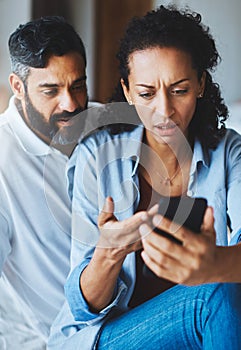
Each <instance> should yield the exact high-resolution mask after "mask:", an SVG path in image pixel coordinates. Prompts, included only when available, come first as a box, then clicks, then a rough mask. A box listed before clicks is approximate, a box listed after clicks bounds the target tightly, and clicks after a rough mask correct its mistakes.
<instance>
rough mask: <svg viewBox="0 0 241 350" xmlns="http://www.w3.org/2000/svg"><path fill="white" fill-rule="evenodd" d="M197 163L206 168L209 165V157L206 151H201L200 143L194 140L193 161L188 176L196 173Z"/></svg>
mask: <svg viewBox="0 0 241 350" xmlns="http://www.w3.org/2000/svg"><path fill="white" fill-rule="evenodd" d="M199 162H200V163H202V164H203V165H204V166H205V167H207V168H208V167H209V165H210V156H209V154H208V151H207V150H206V149H203V147H202V145H201V143H200V141H199V140H197V139H196V140H195V142H194V149H193V159H192V165H191V171H190V174H192V173H194V172H195V171H196V168H197V164H198V163H199Z"/></svg>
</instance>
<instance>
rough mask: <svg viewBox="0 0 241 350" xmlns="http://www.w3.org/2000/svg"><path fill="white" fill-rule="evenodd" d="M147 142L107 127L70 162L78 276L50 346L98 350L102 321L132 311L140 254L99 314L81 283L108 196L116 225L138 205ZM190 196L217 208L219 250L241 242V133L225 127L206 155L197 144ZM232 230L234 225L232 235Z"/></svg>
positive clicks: (137, 133) (130, 260)
mask: <svg viewBox="0 0 241 350" xmlns="http://www.w3.org/2000/svg"><path fill="white" fill-rule="evenodd" d="M142 138H143V126H138V127H136V128H135V129H134V130H133V131H129V132H123V133H121V134H116V135H113V134H111V133H109V132H108V131H107V130H102V131H100V132H98V133H96V134H93V135H92V136H90V137H89V138H87V139H86V140H84V141H83V142H81V143H80V144H79V145H78V147H77V148H76V149H75V152H74V154H73V156H72V157H71V160H70V162H69V168H68V178H69V194H70V196H71V198H72V210H73V221H72V253H71V271H72V272H71V273H70V275H69V278H68V280H67V283H66V286H65V293H66V298H67V301H68V303H67V302H66V303H65V305H64V307H63V309H62V310H61V312H60V313H59V315H58V317H57V319H56V320H55V322H54V324H53V327H52V332H51V336H50V340H49V347H48V348H49V349H56V350H57V349H58V350H59V349H72V348H73V347H75V349H81V350H85V349H86V350H90V349H94V348H95V344H96V342H97V339H98V333H99V331H100V328H101V326H102V324H103V322H105V321H106V320H107V319H108V318H109V317H110V316H111V315H113V314H116V313H120V312H122V311H125V310H127V309H128V302H129V300H130V297H131V295H132V292H133V288H134V284H135V253H131V254H129V255H128V256H127V257H126V259H125V261H124V263H123V267H122V270H121V272H120V275H119V278H118V281H117V285H116V289H115V295H114V299H113V301H112V302H111V304H110V305H108V306H107V307H106V308H105V309H103V310H101V311H100V312H99V313H98V314H96V313H92V312H91V311H90V309H89V307H88V305H87V303H86V302H85V299H84V297H83V295H82V293H81V290H80V286H79V278H80V275H81V272H82V271H83V269H84V268H85V267H86V265H87V264H88V263H89V261H90V259H91V257H92V255H93V251H94V249H95V245H96V243H97V241H98V238H99V231H98V227H97V224H96V223H97V219H98V215H99V212H100V211H101V209H102V207H103V204H104V200H105V198H106V197H107V196H111V197H112V198H113V200H114V203H115V216H116V217H117V219H118V220H124V219H125V218H128V217H130V216H131V215H133V214H134V212H135V210H136V208H137V207H138V203H139V200H140V192H139V181H138V172H137V170H138V165H139V162H140V151H141V145H142ZM188 195H189V196H192V197H204V198H206V199H207V201H208V205H210V206H212V207H213V209H214V217H215V229H216V234H217V244H218V245H228V244H235V243H237V242H238V241H239V240H241V136H240V135H239V134H237V133H236V132H235V131H233V130H227V132H226V135H225V136H224V138H223V139H222V141H221V142H220V143H219V145H218V147H217V148H216V149H215V150H209V151H208V152H205V151H204V150H203V149H202V147H201V144H200V142H199V141H197V140H196V142H195V145H194V151H193V159H192V164H191V169H190V180H189V185H188ZM227 226H229V227H230V228H231V234H230V237H229V235H228V230H227ZM70 310H71V311H70Z"/></svg>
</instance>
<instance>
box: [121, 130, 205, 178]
mask: <svg viewBox="0 0 241 350" xmlns="http://www.w3.org/2000/svg"><path fill="white" fill-rule="evenodd" d="M143 133H144V126H143V125H138V126H137V127H136V128H135V129H134V130H133V131H132V135H131V138H128V140H127V147H126V152H125V154H124V156H123V158H128V159H131V160H132V161H133V163H134V166H133V171H132V176H133V175H135V173H136V171H137V168H138V165H139V162H140V155H141V145H142V140H143ZM129 140H131V141H129ZM199 162H201V163H202V164H203V165H204V166H205V167H209V166H210V156H209V153H208V151H207V150H206V149H203V147H202V145H201V143H200V141H199V140H198V139H196V140H195V142H194V150H193V159H192V165H191V171H190V174H192V173H194V172H195V171H196V168H197V164H198V163H199Z"/></svg>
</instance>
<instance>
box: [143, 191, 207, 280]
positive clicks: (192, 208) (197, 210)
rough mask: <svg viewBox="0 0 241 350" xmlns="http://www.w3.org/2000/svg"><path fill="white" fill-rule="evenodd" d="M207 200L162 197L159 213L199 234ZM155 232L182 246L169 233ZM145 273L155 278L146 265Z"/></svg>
mask: <svg viewBox="0 0 241 350" xmlns="http://www.w3.org/2000/svg"><path fill="white" fill-rule="evenodd" d="M206 208H207V200H206V199H205V198H192V197H188V196H178V197H162V198H161V199H160V201H159V208H158V213H159V214H161V215H163V216H165V217H166V218H168V219H170V220H172V221H174V222H175V223H177V224H179V225H181V226H185V227H187V228H188V229H190V230H192V231H193V232H195V233H199V232H200V229H201V225H202V222H203V217H204V213H205V210H206ZM154 231H155V232H156V233H158V234H160V235H162V236H164V237H166V238H168V239H170V240H171V241H173V242H175V243H176V244H179V245H182V241H181V240H179V239H178V238H176V237H175V236H172V235H171V234H169V233H168V232H165V231H163V230H160V229H158V228H157V227H156V228H155V229H154ZM143 273H144V275H145V276H149V277H151V276H155V275H154V273H153V272H152V271H151V270H150V269H149V268H148V267H147V266H146V265H145V264H144V268H143Z"/></svg>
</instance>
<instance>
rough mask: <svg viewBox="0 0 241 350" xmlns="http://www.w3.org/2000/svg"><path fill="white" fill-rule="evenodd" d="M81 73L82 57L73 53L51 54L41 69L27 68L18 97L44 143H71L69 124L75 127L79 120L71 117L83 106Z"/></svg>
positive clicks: (31, 124)
mask: <svg viewBox="0 0 241 350" xmlns="http://www.w3.org/2000/svg"><path fill="white" fill-rule="evenodd" d="M85 74H86V73H85V64H84V60H83V57H82V56H81V55H80V54H78V53H76V52H71V53H68V54H66V55H64V56H52V57H50V59H49V61H48V65H47V66H46V67H45V68H31V69H30V74H29V76H28V79H27V83H26V84H25V93H24V97H23V99H22V100H21V101H22V109H23V117H24V119H25V122H26V123H27V125H28V126H29V127H30V128H31V129H32V130H33V131H34V132H35V134H36V135H38V136H39V137H40V138H41V139H42V140H44V141H45V142H46V143H48V144H50V143H51V142H52V141H54V142H55V143H69V142H71V135H70V133H71V126H72V130H75V129H76V128H75V127H73V123H74V122H76V121H77V120H78V119H79V118H78V117H75V118H73V117H74V116H76V115H77V114H78V113H80V112H82V111H83V110H85V109H86V108H87V102H88V98H87V87H86V75H85ZM80 118H81V116H80ZM79 125H80V124H79ZM75 131H76V130H75Z"/></svg>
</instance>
